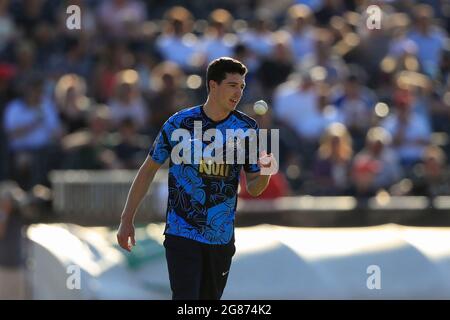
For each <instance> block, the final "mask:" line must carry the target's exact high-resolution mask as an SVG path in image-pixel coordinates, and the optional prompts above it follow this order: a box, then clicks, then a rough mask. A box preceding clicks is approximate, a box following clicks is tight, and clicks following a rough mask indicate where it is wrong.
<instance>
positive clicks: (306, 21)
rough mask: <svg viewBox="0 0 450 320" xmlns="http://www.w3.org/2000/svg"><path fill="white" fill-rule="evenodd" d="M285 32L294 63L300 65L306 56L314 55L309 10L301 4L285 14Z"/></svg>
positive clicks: (311, 18)
mask: <svg viewBox="0 0 450 320" xmlns="http://www.w3.org/2000/svg"><path fill="white" fill-rule="evenodd" d="M287 30H288V31H289V33H290V35H291V47H292V50H293V53H294V57H295V62H296V63H300V62H302V61H303V58H304V57H305V56H306V55H309V54H313V53H314V41H315V40H314V39H315V27H314V26H313V16H312V11H311V9H309V8H308V7H307V6H305V5H301V4H297V5H293V6H291V7H290V8H289V9H288V12H287Z"/></svg>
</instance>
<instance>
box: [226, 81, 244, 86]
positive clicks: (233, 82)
mask: <svg viewBox="0 0 450 320" xmlns="http://www.w3.org/2000/svg"><path fill="white" fill-rule="evenodd" d="M226 83H227V84H238V85H239V84H240V85H243V86H244V87H245V82H244V83H239V82H236V81H228V82H226Z"/></svg>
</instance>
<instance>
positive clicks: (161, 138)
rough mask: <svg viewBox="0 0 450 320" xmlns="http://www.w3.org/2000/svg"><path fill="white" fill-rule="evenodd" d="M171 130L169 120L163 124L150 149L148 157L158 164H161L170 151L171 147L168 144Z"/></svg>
mask: <svg viewBox="0 0 450 320" xmlns="http://www.w3.org/2000/svg"><path fill="white" fill-rule="evenodd" d="M171 128H172V125H171V121H170V119H169V120H167V121H166V122H165V123H164V125H163V127H162V128H161V131H160V132H159V133H158V135H157V136H156V139H155V141H154V142H153V145H152V147H151V148H150V152H149V155H150V157H151V158H152V159H153V161H155V162H157V163H159V164H163V163H164V162H165V161H166V160H167V158H168V157H169V155H170V153H171V151H172V145H171V143H170V135H171V131H172V130H171Z"/></svg>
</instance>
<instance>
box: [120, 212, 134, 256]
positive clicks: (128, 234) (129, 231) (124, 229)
mask: <svg viewBox="0 0 450 320" xmlns="http://www.w3.org/2000/svg"><path fill="white" fill-rule="evenodd" d="M128 239H130V240H128ZM117 242H118V243H119V245H120V246H121V247H122V248H123V249H125V250H127V251H129V252H131V248H132V247H133V246H135V245H136V240H135V239H134V225H133V222H127V221H123V220H122V222H121V223H120V226H119V230H118V231H117Z"/></svg>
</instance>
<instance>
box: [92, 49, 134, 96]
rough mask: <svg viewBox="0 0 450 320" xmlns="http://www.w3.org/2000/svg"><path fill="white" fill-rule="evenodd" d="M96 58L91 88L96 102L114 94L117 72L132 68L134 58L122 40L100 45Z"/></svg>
mask: <svg viewBox="0 0 450 320" xmlns="http://www.w3.org/2000/svg"><path fill="white" fill-rule="evenodd" d="M97 60H98V61H97V63H96V66H95V70H94V71H93V79H92V80H91V84H92V87H93V88H92V89H91V90H92V91H93V95H94V98H95V100H97V102H99V103H106V102H107V101H109V99H111V97H112V96H113V95H114V89H115V85H116V81H117V78H116V75H117V73H119V72H120V71H122V70H125V69H130V68H132V67H133V64H134V60H135V58H134V54H133V52H131V50H130V49H129V48H128V46H127V45H126V44H125V43H124V42H119V41H117V42H110V43H108V44H106V45H104V46H101V47H100V48H99V52H98V57H97Z"/></svg>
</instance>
